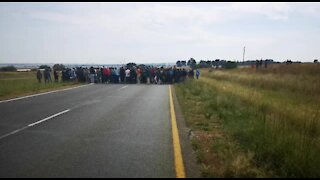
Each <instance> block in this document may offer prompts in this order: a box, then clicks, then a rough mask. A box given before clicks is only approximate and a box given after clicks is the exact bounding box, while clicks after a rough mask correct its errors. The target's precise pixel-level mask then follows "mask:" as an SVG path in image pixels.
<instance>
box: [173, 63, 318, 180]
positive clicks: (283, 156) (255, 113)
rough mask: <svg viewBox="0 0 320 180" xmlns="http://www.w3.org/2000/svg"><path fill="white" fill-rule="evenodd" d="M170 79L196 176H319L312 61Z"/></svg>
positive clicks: (315, 81) (315, 71)
mask: <svg viewBox="0 0 320 180" xmlns="http://www.w3.org/2000/svg"><path fill="white" fill-rule="evenodd" d="M201 73H202V74H201V77H200V79H199V80H193V81H188V82H186V83H182V84H177V85H175V88H176V92H177V96H178V100H179V103H180V105H181V107H182V110H183V113H184V116H185V118H186V121H187V125H188V126H189V127H190V128H191V129H192V130H193V132H194V136H193V138H192V140H191V141H192V144H193V147H194V149H195V150H196V153H197V158H198V162H199V163H200V164H201V166H202V175H203V177H320V171H319V167H320V93H319V92H320V66H319V65H316V64H290V65H285V64H283V65H274V66H269V67H268V68H267V69H264V68H263V69H258V70H255V69H251V68H241V69H240V68H239V69H233V70H213V71H212V72H209V70H208V69H201Z"/></svg>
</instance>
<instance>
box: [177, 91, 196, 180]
mask: <svg viewBox="0 0 320 180" xmlns="http://www.w3.org/2000/svg"><path fill="white" fill-rule="evenodd" d="M171 87H172V88H171V90H172V91H171V92H172V97H173V104H174V110H175V113H176V120H177V126H178V129H179V137H180V144H181V151H182V156H183V160H184V166H185V171H186V177H187V178H199V177H201V173H200V167H199V165H198V164H197V161H196V154H195V151H194V150H193V149H192V146H191V142H190V129H189V128H188V127H187V126H186V123H185V119H184V116H183V114H182V111H181V108H180V105H179V102H178V99H177V97H176V93H175V88H174V86H171Z"/></svg>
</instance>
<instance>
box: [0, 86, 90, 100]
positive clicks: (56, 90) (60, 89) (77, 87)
mask: <svg viewBox="0 0 320 180" xmlns="http://www.w3.org/2000/svg"><path fill="white" fill-rule="evenodd" d="M89 85H92V84H86V85H82V86H77V87H71V88H67V89H60V90H54V91H49V92H44V93H39V94H33V95H29V96H23V97H18V98H13V99H7V100H2V101H0V103H5V102H11V101H16V100H20V99H25V98H30V97H35V96H40V95H45V94H50V93H55V92H61V91H67V90H71V89H76V88H80V87H85V86H89Z"/></svg>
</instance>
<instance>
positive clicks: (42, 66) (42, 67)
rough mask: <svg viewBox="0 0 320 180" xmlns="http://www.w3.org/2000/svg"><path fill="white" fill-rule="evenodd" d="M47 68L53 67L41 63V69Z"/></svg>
mask: <svg viewBox="0 0 320 180" xmlns="http://www.w3.org/2000/svg"><path fill="white" fill-rule="evenodd" d="M46 68H49V69H51V68H50V66H48V65H41V66H40V67H39V69H46Z"/></svg>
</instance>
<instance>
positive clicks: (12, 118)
mask: <svg viewBox="0 0 320 180" xmlns="http://www.w3.org/2000/svg"><path fill="white" fill-rule="evenodd" d="M173 158H174V157H173V148H172V134H171V122H170V111H169V95H168V86H167V85H123V84H119V85H102V84H96V85H89V86H85V87H81V88H76V89H72V90H67V91H62V92H55V93H50V94H45V95H40V96H35V97H30V98H26V99H20V100H16V101H11V102H2V103H0V177H1V178H2V177H175V167H174V159H173Z"/></svg>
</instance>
